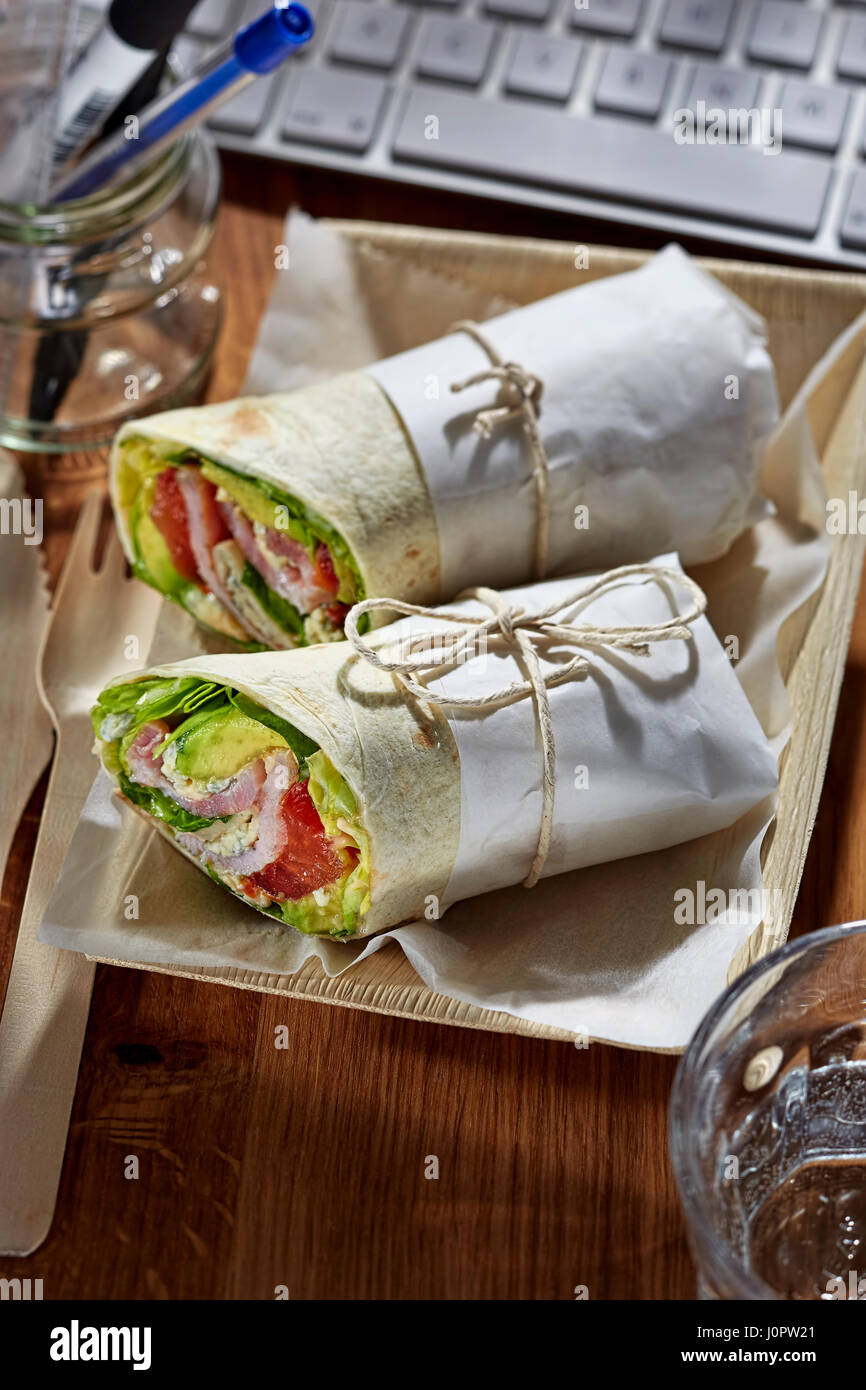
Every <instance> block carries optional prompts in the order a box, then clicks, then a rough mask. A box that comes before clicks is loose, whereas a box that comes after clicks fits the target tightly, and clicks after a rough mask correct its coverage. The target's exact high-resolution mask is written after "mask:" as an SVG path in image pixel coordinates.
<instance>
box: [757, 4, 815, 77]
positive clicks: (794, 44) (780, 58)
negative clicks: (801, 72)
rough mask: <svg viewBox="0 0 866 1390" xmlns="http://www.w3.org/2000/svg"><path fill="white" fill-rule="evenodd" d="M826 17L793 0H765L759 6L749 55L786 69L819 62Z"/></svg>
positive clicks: (804, 66)
mask: <svg viewBox="0 0 866 1390" xmlns="http://www.w3.org/2000/svg"><path fill="white" fill-rule="evenodd" d="M822 18H823V16H822V15H821V14H819V13H818V11H817V10H806V9H802V8H801V7H800V6H799V5H794V4H792V3H791V0H763V2H762V4H761V5H759V6H758V11H757V14H756V15H755V23H754V27H753V29H752V36H751V38H750V40H749V57H750V58H757V59H758V61H759V62H761V63H777V64H778V65H779V66H780V67H785V68H810V67H811V66H812V64H813V62H814V61H815V54H816V52H817V49H818V37H819V35H820V33H821V23H822Z"/></svg>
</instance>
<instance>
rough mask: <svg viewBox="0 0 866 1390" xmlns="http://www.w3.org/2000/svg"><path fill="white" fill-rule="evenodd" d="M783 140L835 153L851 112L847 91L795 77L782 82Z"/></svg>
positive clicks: (780, 103) (811, 148)
mask: <svg viewBox="0 0 866 1390" xmlns="http://www.w3.org/2000/svg"><path fill="white" fill-rule="evenodd" d="M779 105H780V106H781V108H782V140H783V141H784V142H786V143H787V144H791V145H803V146H805V147H806V148H807V149H810V150H824V151H825V152H826V153H827V154H832V153H833V152H834V150H836V149H838V147H839V141H840V140H841V139H842V131H843V129H844V127H845V119H846V117H847V115H848V106H849V98H848V93H847V92H843V91H842V90H841V89H840V88H839V87H816V86H814V85H813V84H812V83H811V82H799V81H795V80H792V81H790V82H785V83H784V84H783V86H782V92H781V97H780V101H779Z"/></svg>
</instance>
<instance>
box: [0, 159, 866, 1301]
mask: <svg viewBox="0 0 866 1390" xmlns="http://www.w3.org/2000/svg"><path fill="white" fill-rule="evenodd" d="M292 202H295V203H298V204H299V205H300V206H302V207H304V208H306V209H307V210H308V211H310V212H311V213H313V214H314V215H317V216H342V217H363V218H372V219H376V220H381V221H392V222H399V221H403V222H413V223H417V224H426V225H433V226H446V227H457V228H471V229H474V230H482V231H495V232H501V233H511V234H529V235H542V236H553V237H556V236H561V237H563V238H567V239H569V240H573V239H574V238H575V234H576V229H575V224H574V222H573V220H569V219H567V218H564V217H557V216H555V215H550V216H545V215H543V214H539V213H538V212H537V211H534V210H532V211H530V210H527V209H518V208H510V207H505V206H499V205H495V204H489V203H484V202H480V201H479V202H474V201H470V200H467V199H458V198H452V197H449V196H444V195H440V194H438V193H424V192H423V191H417V190H414V191H411V192H410V191H407V190H404V189H400V188H399V187H396V186H395V187H389V186H388V185H385V184H377V183H373V182H365V181H360V180H354V179H351V178H349V177H343V176H337V175H330V174H329V175H323V174H317V173H314V172H304V171H291V170H289V169H288V168H286V167H283V166H276V165H273V164H266V163H264V162H259V161H244V160H234V159H231V160H227V161H226V193H225V202H224V206H223V210H222V213H221V217H220V223H219V228H218V232H217V237H216V241H215V245H214V252H213V268H214V272H215V274H216V276H217V278H218V279H219V280H220V281H221V283H222V284H223V286H224V287H225V290H226V306H227V317H226V323H225V328H224V331H223V335H222V340H221V344H220V347H219V349H218V355H217V361H216V365H215V370H214V372H213V375H212V378H211V381H210V384H209V387H208V399H223V398H226V397H230V396H231V395H233V394H235V393H236V392H237V390H238V388H239V386H240V383H241V381H242V380H243V377H244V373H245V370H246V363H247V357H248V353H249V351H250V348H251V346H252V344H253V341H254V338H255V333H256V329H257V324H258V320H259V317H260V315H261V312H262V310H263V308H264V305H265V301H266V298H267V295H268V291H269V288H270V285H271V281H272V278H273V275H274V247H275V246H276V245H277V244H278V243H279V242H280V241H281V228H282V223H283V217H284V214H285V211H286V209H287V207H288V206H289V204H290V203H292ZM580 230H581V232H582V234H581V235H580V236H579V237H578V239H579V240H588V239H592V240H595V241H602V240H605V239H608V240H615V239H618V240H619V241H620V244H621V243H622V236H621V234H620V236H619V238H617V236H616V231H615V229H605V228H602V229H599V228H598V227H595V226H594V227H593V228H592V231H591V236H590V234H589V232H588V230H587V229H586V228H582V229H580ZM629 236H630V240H631V241H632V244H634V242H635V240H636V238H635V237H634V235H632V234H629ZM642 244H644V245H652V244H653V242H652V240H651V239H649V240H644V241H643V243H642ZM694 249H696V250H697V249H699V248H697V247H696V248H694ZM720 249H723V248H716V251H718V250H720ZM21 462H22V464H23V466H24V468H25V471H26V472H27V473H28V476H29V480H30V490H31V492H33V493H34V495H36V496H41V497H43V498H44V500H45V516H46V540H45V547H46V551H47V557H48V562H49V566H50V569H51V573H52V575H53V576H55V577H56V575H57V573H58V571H59V568H60V566H61V564H62V560H63V554H64V551H65V547H66V545H67V543H68V539H69V535H70V531H71V528H72V526H73V525H74V521H75V514H76V510H77V507H78V505H79V503H80V500H81V496H82V494H83V492H84V491H85V490H86V488H87V487H89V486H92V485H93V483H94V480H97V479H104V476H105V456H104V454H103V453H98V452H93V453H90V454H84V455H77V456H74V457H69V458H67V459H63V460H60V461H59V462H58V461H57V460H54V461H52V460H49V459H47V458H44V457H41V456H31V457H29V458H28V457H26V456H25V457H22V460H21ZM864 713H866V605H864V601H863V596H862V594H861V601H860V603H859V605H858V611H857V616H856V618H855V623H854V633H853V639H852V645H851V651H850V656H849V662H848V667H847V671H846V676H845V682H844V685H843V688H842V695H841V702H840V706H839V714H838V719H837V724H836V733H835V738H834V743H833V749H832V753H831V757H830V763H829V767H828V772H827V781H826V785H825V790H824V796H823V800H822V803H821V809H820V813H819V816H818V820H817V823H816V826H815V833H814V836H813V840H812V845H811V849H810V853H809V858H808V862H807V865H806V872H805V877H804V880H803V885H802V888H801V892H800V897H799V902H798V907H797V911H796V914H795V919H794V926H793V933H794V934H799V933H802V932H806V931H811V930H813V929H815V928H818V927H822V926H827V925H829V924H830V923H833V922H839V921H844V920H850V919H852V918H855V917H857V916H859V915H860V914H861V913H862V912H863V910H864V907H866V857H864V855H863V852H862V845H863V844H864V842H866V797H863V796H862V795H861V794H860V787H861V785H862V784H863V783H864V780H866V719H864ZM861 769H862V775H861ZM44 786H45V783H44V779H43V782H42V783H41V785H40V787H39V788H38V789H37V791H36V793H35V794H34V796H33V798H32V800H31V803H30V806H29V807H28V810H27V813H26V815H25V817H24V819H23V821H22V824H21V826H20V828H19V832H18V835H17V837H16V841H15V844H14V846H13V851H12V855H11V857H10V861H9V866H8V869H7V872H6V875H5V881H4V883H3V891H2V901H0V990H5V981H6V977H7V974H8V969H9V963H10V960H11V956H12V950H13V945H14V936H15V931H16V928H17V923H18V916H19V914H20V911H21V906H22V903H23V899H24V891H25V887H26V881H27V873H28V866H29V862H30V858H31V856H32V852H33V846H34V842H35V837H36V829H37V825H38V818H39V812H40V807H41V804H42V797H43V795H44ZM279 1025H285V1026H286V1027H287V1029H288V1034H289V1046H288V1049H287V1050H277V1049H276V1048H275V1046H274V1030H275V1029H276V1028H277V1027H278V1026H279ZM675 1066H676V1059H675V1058H666V1057H658V1056H654V1055H650V1054H641V1053H635V1052H627V1051H622V1050H618V1049H615V1048H609V1047H602V1046H593V1047H591V1048H590V1049H589V1050H588V1051H579V1050H577V1049H575V1048H573V1047H571V1046H569V1045H567V1044H565V1043H550V1042H539V1041H535V1040H530V1039H525V1038H520V1037H511V1036H504V1035H499V1034H493V1033H480V1032H474V1031H472V1030H465V1029H458V1028H448V1027H438V1026H434V1025H431V1024H423V1023H414V1022H408V1021H404V1020H400V1019H393V1018H385V1017H382V1016H380V1015H378V1014H372V1013H361V1012H356V1011H354V1010H349V1009H344V1008H338V1007H332V1006H327V1005H323V1004H320V1003H316V1002H311V1001H309V1002H308V1001H301V1000H289V999H280V998H277V997H274V996H269V995H262V994H253V993H248V992H246V991H241V990H234V989H229V988H224V987H222V986H217V985H206V984H199V983H196V982H194V981H184V980H178V979H172V978H171V977H169V976H163V975H154V974H145V973H140V972H137V971H134V970H123V969H116V968H110V967H99V968H98V971H97V976H96V986H95V990H94V995H93V1003H92V1007H91V1012H90V1020H89V1023H88V1028H87V1036H86V1040H85V1045H84V1054H83V1058H82V1063H81V1071H80V1074H79V1080H78V1089H77V1093H76V1097H75V1104H74V1108H73V1112H72V1122H71V1128H70V1133H69V1143H68V1147H67V1151H66V1158H65V1162H64V1167H63V1175H62V1179H61V1184H60V1194H59V1200H58V1205H57V1212H56V1216H55V1220H54V1225H53V1227H52V1230H51V1233H50V1235H49V1237H48V1239H47V1241H46V1242H45V1244H44V1245H43V1246H42V1247H41V1249H39V1250H38V1251H37V1252H36V1253H35V1254H34V1255H32V1256H31V1257H29V1258H28V1259H26V1260H8V1259H7V1260H0V1277H2V1276H6V1277H12V1276H14V1275H19V1276H22V1277H27V1276H29V1277H31V1278H41V1279H42V1280H43V1290H44V1297H45V1298H46V1299H56V1298H75V1299H81V1298H97V1299H111V1298H143V1299H153V1298H171V1299H193V1298H199V1299H201V1298H212V1299H225V1298H230V1299H234V1298H248V1299H271V1298H273V1297H274V1290H275V1288H276V1287H277V1286H278V1285H285V1286H287V1287H288V1290H289V1294H290V1297H291V1298H293V1299H319V1298H327V1299H333V1298H339V1299H393V1298H406V1299H419V1298H429V1299H444V1298H457V1299H483V1298H488V1299H503V1298H505V1299H571V1298H573V1297H574V1291H575V1288H576V1286H579V1285H585V1286H586V1287H587V1289H588V1291H589V1296H590V1298H593V1299H598V1298H613V1299H635V1298H638V1299H672V1298H673V1299H687V1298H692V1297H693V1296H694V1270H693V1267H692V1264H691V1261H690V1258H689V1254H688V1250H687V1247H686V1242H685V1236H684V1227H683V1221H682V1217H681V1215H680V1210H679V1206H678V1202H677V1197H676V1191H675V1187H674V1182H673V1177H672V1174H671V1170H670V1167H669V1164H668V1159H667V1145H666V1110H667V1099H668V1094H669V1091H670V1086H671V1082H672V1080H673V1074H674V1069H675ZM129 1154H136V1155H138V1157H139V1160H140V1177H139V1179H138V1180H137V1181H129V1180H127V1179H126V1178H125V1177H124V1162H125V1159H126V1157H127V1155H129ZM434 1154H435V1155H436V1156H437V1157H438V1160H439V1177H438V1180H429V1179H427V1178H426V1177H425V1164H426V1160H427V1157H428V1156H429V1155H434Z"/></svg>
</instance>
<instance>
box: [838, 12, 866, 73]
mask: <svg viewBox="0 0 866 1390" xmlns="http://www.w3.org/2000/svg"><path fill="white" fill-rule="evenodd" d="M836 71H837V72H838V74H839V76H840V77H853V78H855V80H857V81H860V82H864V81H866V19H864V18H863V17H862V16H861V15H857V16H855V17H854V18H853V19H846V21H845V28H844V29H843V30H842V39H841V41H840V43H839V53H838V55H837V57H836Z"/></svg>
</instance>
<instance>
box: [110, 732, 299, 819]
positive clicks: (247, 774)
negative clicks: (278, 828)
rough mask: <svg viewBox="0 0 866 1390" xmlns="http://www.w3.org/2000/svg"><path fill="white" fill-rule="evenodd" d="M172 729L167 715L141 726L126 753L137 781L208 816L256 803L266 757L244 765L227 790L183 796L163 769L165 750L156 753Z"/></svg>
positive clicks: (227, 812)
mask: <svg viewBox="0 0 866 1390" xmlns="http://www.w3.org/2000/svg"><path fill="white" fill-rule="evenodd" d="M168 733H169V727H168V725H167V724H166V722H165V720H163V719H154V720H152V721H151V722H150V723H149V724H143V725H142V727H141V728H140V729H139V731H138V733H137V734H136V736H135V739H134V740H133V742H132V744H131V745H130V748H129V751H128V752H127V755H126V761H127V764H128V766H129V770H130V773H131V774H132V780H133V781H134V782H139V783H140V784H141V785H142V786H145V787H158V788H159V790H160V791H163V792H165V793H166V795H167V796H170V797H171V799H172V801H176V802H177V804H178V806H182V807H183V809H184V810H185V811H192V812H193V813H194V814H196V815H199V816H205V817H207V818H208V819H211V818H216V817H217V816H233V815H234V814H235V812H237V811H248V810H249V809H250V807H251V806H254V805H255V802H256V797H257V796H258V793H259V789H260V787H261V786H262V784H263V783H264V780H265V764H264V759H263V758H256V759H255V761H254V762H251V763H247V765H246V767H242V768H241V770H240V772H238V774H237V775H236V776H235V777H233V778H232V780H231V782H230V783H229V785H228V786H227V787H226V788H225V789H224V790H223V791H220V792H213V793H212V794H211V795H209V796H206V797H200V798H198V799H196V798H193V797H187V796H182V795H181V794H180V792H178V791H177V789H176V788H175V787H174V786H173V785H172V783H171V782H170V781H169V779H168V778H167V777H166V776H165V774H164V772H163V771H162V754H161V753H160V754H156V755H154V749H155V748H156V747H157V745H158V744H160V743H161V742H162V740H163V739H164V738H165V737H166V736H167V735H168ZM289 756H290V757H291V756H292V755H291V754H290V755H289Z"/></svg>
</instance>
